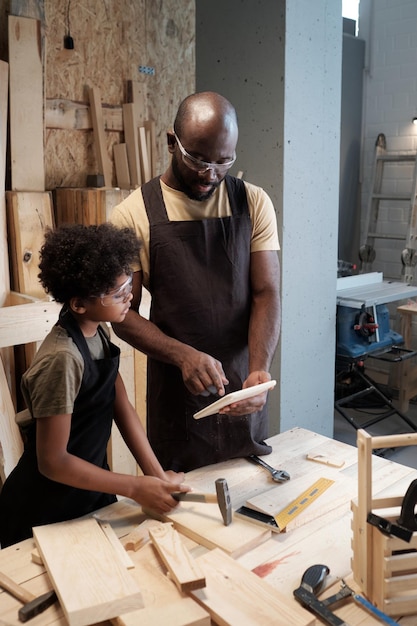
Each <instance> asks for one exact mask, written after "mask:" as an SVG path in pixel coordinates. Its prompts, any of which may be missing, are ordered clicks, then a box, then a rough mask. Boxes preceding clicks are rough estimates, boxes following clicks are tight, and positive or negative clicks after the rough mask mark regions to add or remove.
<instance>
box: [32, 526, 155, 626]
mask: <svg viewBox="0 0 417 626" xmlns="http://www.w3.org/2000/svg"><path fill="white" fill-rule="evenodd" d="M33 535H34V538H35V542H36V546H37V548H38V550H39V553H40V555H41V557H42V560H43V562H44V564H45V567H46V570H47V572H48V574H49V577H50V579H51V582H52V584H53V586H54V589H55V591H56V593H57V596H58V598H59V602H60V604H61V607H62V609H63V611H64V614H65V616H66V618H67V620H68V623H69V625H70V626H87V625H88V624H95V623H97V622H101V621H103V620H106V619H111V618H114V617H117V616H118V615H122V614H123V613H129V612H131V611H134V610H136V609H139V608H142V607H143V600H142V594H141V591H140V588H139V586H138V584H137V583H136V581H135V580H134V578H133V577H132V575H131V573H130V572H129V571H128V570H127V569H126V567H125V565H124V564H123V563H122V562H121V561H120V559H119V557H118V553H117V552H116V551H115V549H114V548H113V546H112V544H111V543H110V542H109V541H108V539H107V537H106V535H105V534H104V533H103V531H102V530H101V528H100V526H99V524H98V523H97V521H96V520H94V519H83V520H71V521H69V522H60V523H57V524H49V525H46V526H37V527H35V528H34V529H33Z"/></svg>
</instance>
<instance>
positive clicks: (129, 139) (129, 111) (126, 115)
mask: <svg viewBox="0 0 417 626" xmlns="http://www.w3.org/2000/svg"><path fill="white" fill-rule="evenodd" d="M123 125H124V131H125V143H126V148H127V158H128V163H129V174H130V184H131V186H132V187H133V188H135V187H137V186H139V185H141V184H142V177H141V173H140V155H139V140H138V126H139V125H138V120H137V116H136V110H135V105H134V104H132V103H127V104H124V105H123Z"/></svg>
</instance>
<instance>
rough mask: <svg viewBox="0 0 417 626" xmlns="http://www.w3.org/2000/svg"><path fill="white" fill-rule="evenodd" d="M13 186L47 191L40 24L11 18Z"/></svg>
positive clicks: (20, 18) (14, 17)
mask: <svg viewBox="0 0 417 626" xmlns="http://www.w3.org/2000/svg"><path fill="white" fill-rule="evenodd" d="M9 65H10V154H11V184H12V190H16V191H44V190H45V167H44V121H43V67H42V54H41V23H40V21H38V20H34V19H30V18H25V17H17V16H14V15H9Z"/></svg>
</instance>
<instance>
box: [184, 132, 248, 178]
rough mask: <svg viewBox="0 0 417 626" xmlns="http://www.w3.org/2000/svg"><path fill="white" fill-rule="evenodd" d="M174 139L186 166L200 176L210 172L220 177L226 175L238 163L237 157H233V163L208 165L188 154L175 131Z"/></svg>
mask: <svg viewBox="0 0 417 626" xmlns="http://www.w3.org/2000/svg"><path fill="white" fill-rule="evenodd" d="M174 137H175V141H176V142H177V144H178V147H179V149H180V152H181V155H182V160H183V163H185V165H186V166H187V167H189V168H190V170H193V171H194V172H198V173H199V174H205V173H206V172H208V171H209V170H213V171H214V172H216V173H217V174H220V175H221V174H225V173H226V172H227V170H229V169H230V168H231V167H232V165H233V163H234V162H235V161H236V155H235V156H234V157H233V159H232V160H231V161H227V162H226V163H207V161H200V159H196V158H195V157H193V156H192V155H191V154H189V153H188V152H187V150H186V149H185V148H184V147H183V145H182V143H181V141H180V140H179V139H178V137H177V134H176V132H175V131H174Z"/></svg>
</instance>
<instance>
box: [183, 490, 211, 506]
mask: <svg viewBox="0 0 417 626" xmlns="http://www.w3.org/2000/svg"><path fill="white" fill-rule="evenodd" d="M172 497H173V498H175V500H178V501H180V500H183V501H185V502H208V503H212V504H217V502H218V500H217V495H216V494H215V493H194V492H193V491H188V492H185V493H183V492H181V491H176V492H175V493H173V494H172Z"/></svg>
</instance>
